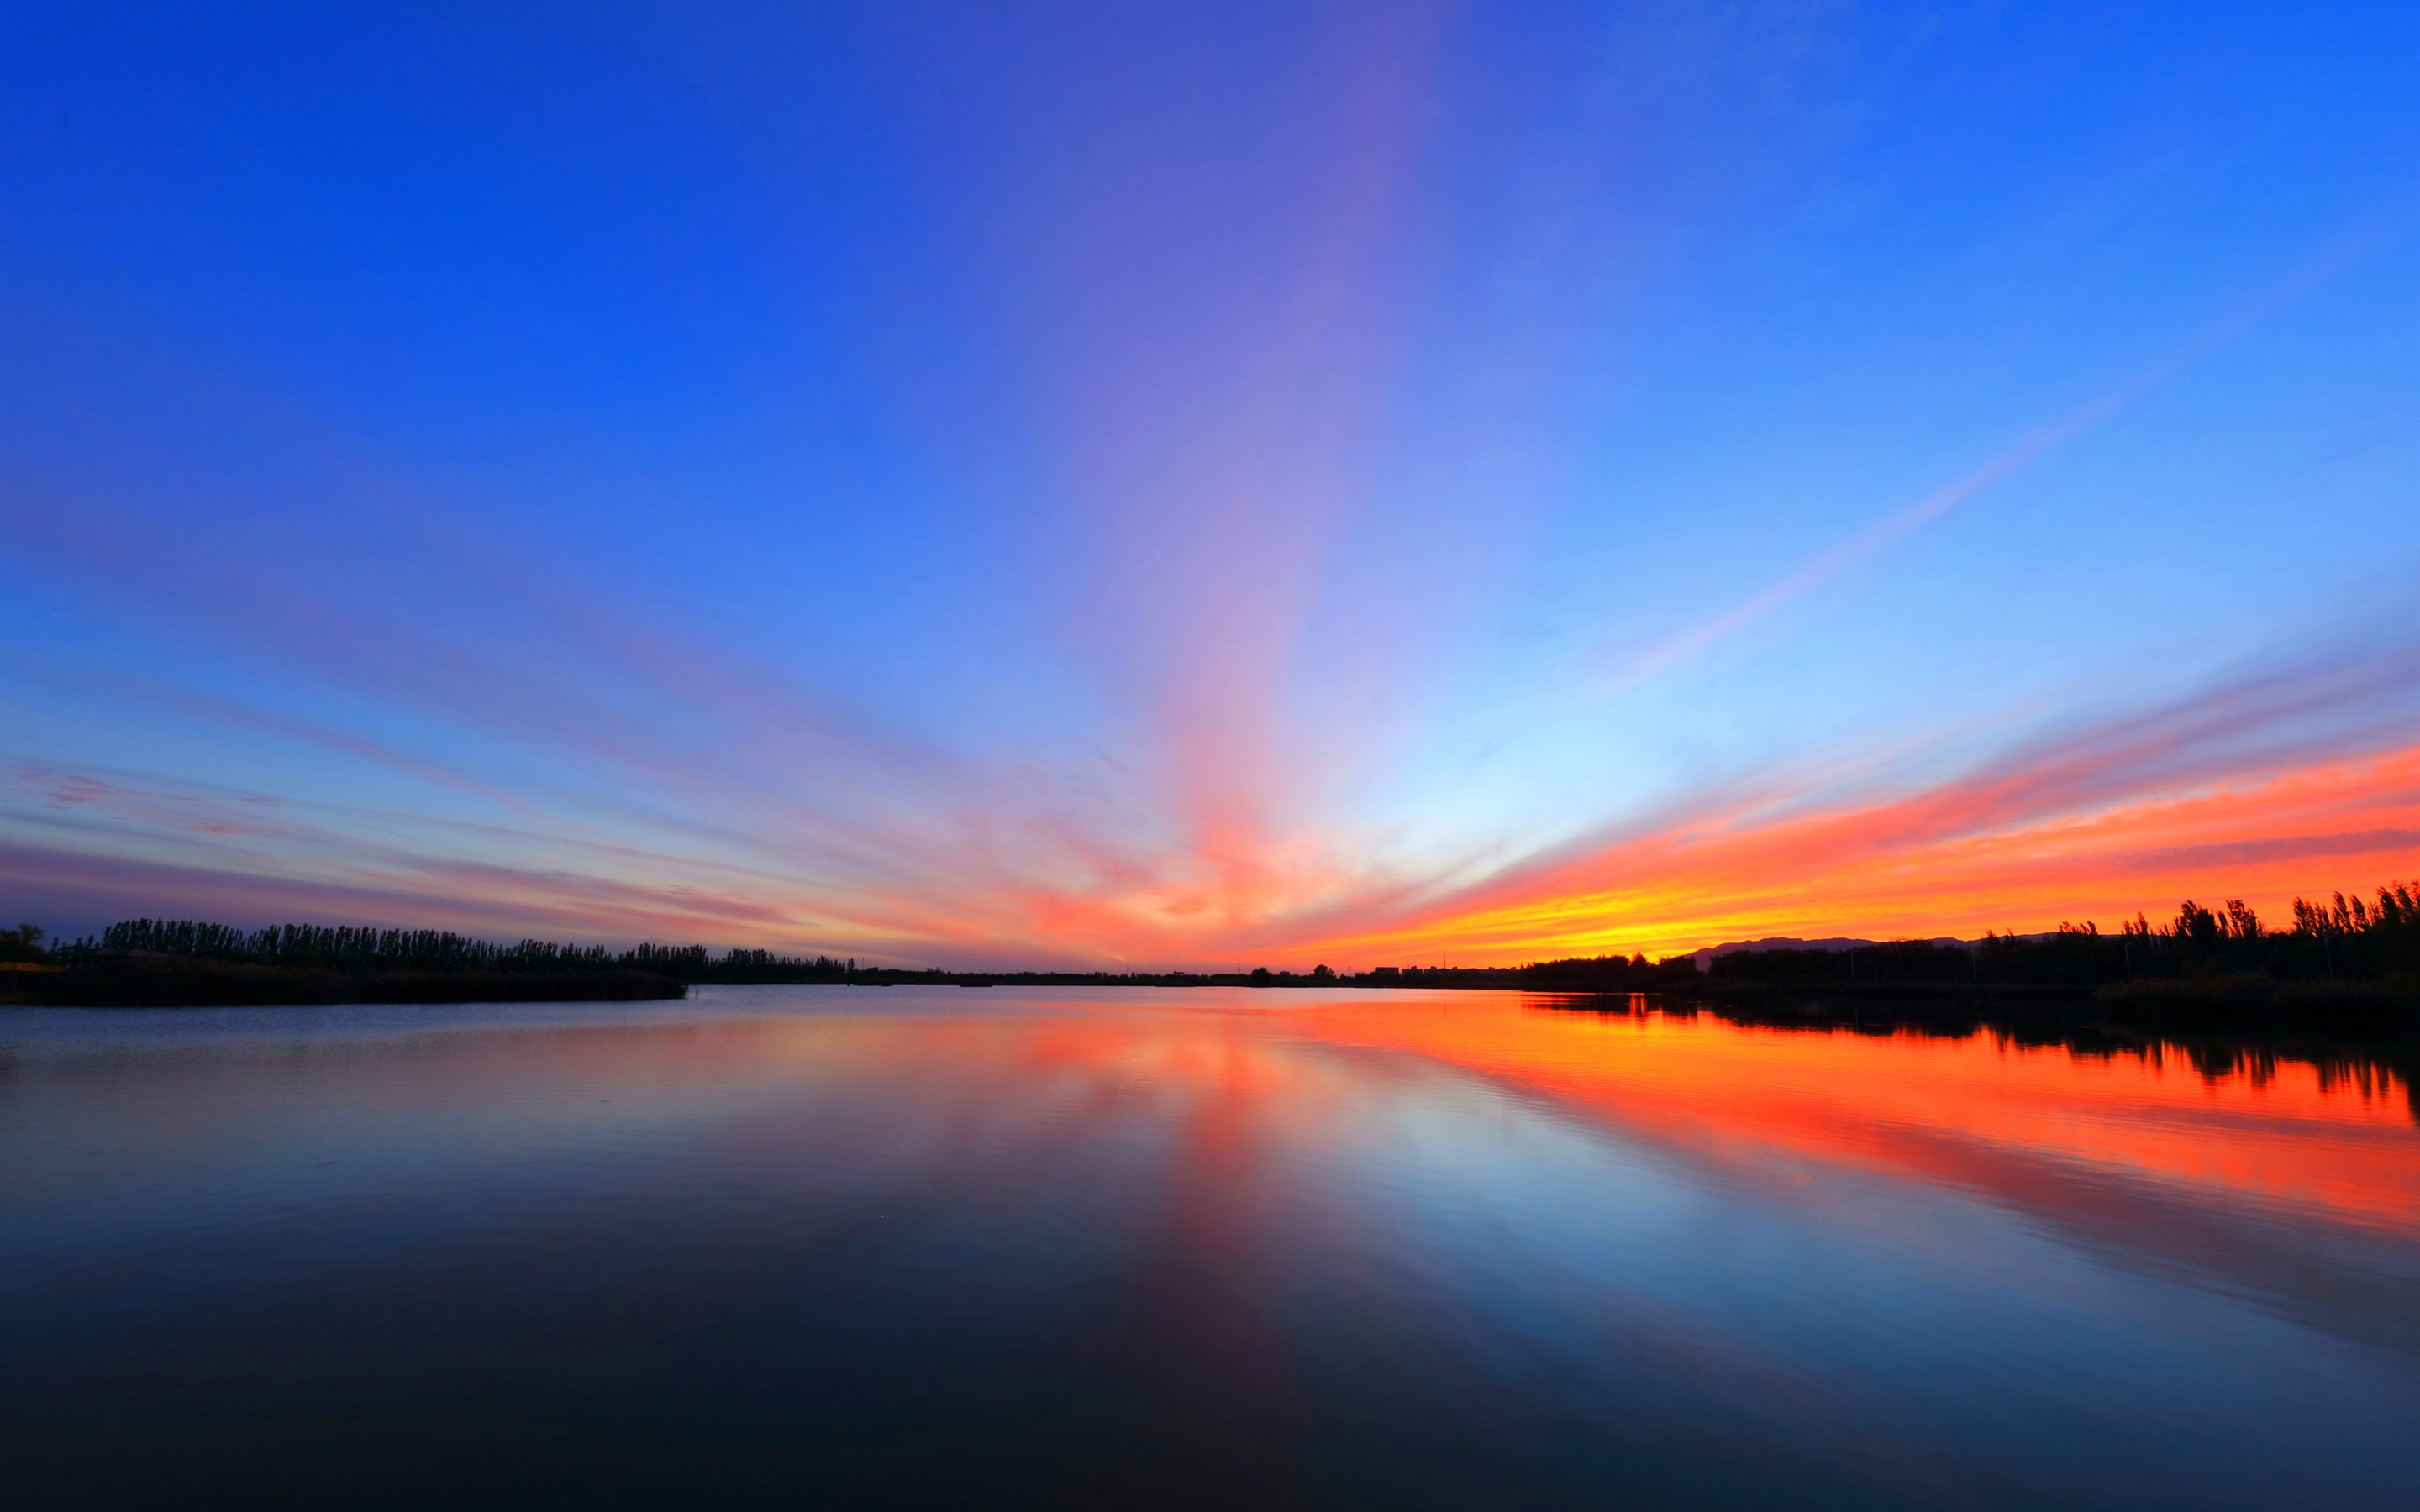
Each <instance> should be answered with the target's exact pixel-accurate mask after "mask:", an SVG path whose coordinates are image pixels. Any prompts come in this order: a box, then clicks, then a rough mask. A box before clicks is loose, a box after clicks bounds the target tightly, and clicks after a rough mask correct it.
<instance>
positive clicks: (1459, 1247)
mask: <svg viewBox="0 0 2420 1512" xmlns="http://www.w3.org/2000/svg"><path fill="white" fill-rule="evenodd" d="M1606 1006H1608V1005H1591V1009H1594V1008H1602V1007H1606ZM1610 1006H1612V1007H1614V1008H1615V1010H1616V1011H1574V1010H1573V1008H1572V1006H1571V1005H1569V1004H1565V1003H1560V1002H1557V1001H1554V1000H1547V999H1528V1000H1525V999H1519V998H1513V997H1510V996H1506V995H1485V994H1467V995H1465V994H1436V995H1415V994H1388V995H1377V994H1373V995H1356V994H1348V993H1334V994H1321V995H1311V994H1253V993H1249V992H1233V993H1226V992H1213V991H1203V990H1196V991H1191V992H1181V993H1148V992H1146V993H1131V994H1125V995H1119V996H1117V997H1114V998H1111V997H1107V996H1102V995H1084V994H1077V993H1059V994H1049V993H1024V994H1018V993H1010V992H1004V991H994V992H990V993H985V994H980V995H977V994H967V993H961V992H955V991H949V990H944V991H939V992H925V993H916V992H909V991H907V990H901V989H893V990H891V991H888V992H870V991H863V990H859V991H854V992H852V991H850V990H847V989H738V990H728V989H727V990H723V991H720V992H709V993H706V994H704V995H701V997H700V998H698V999H697V1000H694V1001H692V1002H690V1003H684V1004H675V1005H650V1006H632V1007H620V1006H617V1007H611V1008H607V1007H586V1008H567V1009H566V1008H526V1007H523V1008H510V1009H477V1008H473V1009H411V1010H387V1009H342V1010H277V1011H226V1012H209V1013H198V1012H183V1013H115V1014H114V1013H52V1012H21V1013H19V1014H17V1015H15V1016H12V1017H11V1018H8V1019H7V1020H0V1155H5V1157H6V1158H5V1159H0V1283H5V1287H6V1290H7V1294H8V1297H9V1298H10V1299H11V1301H10V1304H9V1306H8V1309H7V1312H6V1319H5V1323H0V1425H6V1426H5V1427H0V1453H5V1454H6V1455H7V1456H8V1459H9V1462H10V1463H11V1464H12V1466H15V1467H19V1472H18V1473H21V1474H22V1476H23V1477H24V1478H23V1480H22V1482H21V1484H27V1485H33V1486H38V1487H48V1488H49V1489H51V1491H53V1492H54V1493H55V1494H57V1495H58V1496H60V1497H61V1498H62V1499H66V1498H68V1497H70V1496H72V1497H75V1498H79V1499H84V1500H89V1499H91V1498H92V1497H94V1496H97V1495H103V1494H111V1493H116V1494H137V1493H159V1494H165V1492H166V1491H167V1489H171V1488H175V1487H181V1486H188V1485H191V1484H193V1482H194V1477H196V1476H202V1477H217V1479H215V1480H214V1481H213V1482H212V1483H213V1484H217V1485H221V1486H225V1487H239V1486H240V1487H241V1488H242V1489H244V1491H245V1492H246V1494H249V1495H252V1496H254V1497H255V1498H256V1499H258V1500H265V1501H271V1502H277V1501H290V1502H295V1503H301V1502H306V1501H315V1500H320V1499H324V1498H326V1497H329V1496H331V1495H341V1496H345V1497H348V1498H351V1499H360V1498H367V1499H371V1500H376V1499H378V1498H380V1497H384V1498H387V1499H389V1500H392V1501H395V1502H396V1503H397V1504H402V1503H407V1502H420V1501H426V1500H429V1499H433V1498H435V1497H438V1496H444V1497H447V1498H448V1499H453V1500H459V1499H461V1498H462V1496H463V1495H465V1494H466V1491H465V1488H470V1493H471V1494H474V1495H475V1497H476V1498H477V1499H485V1500H489V1501H494V1502H498V1503H504V1502H515V1501H526V1500H530V1499H533V1498H535V1499H539V1500H579V1501H582V1502H585V1503H598V1502H602V1503H605V1504H614V1503H617V1502H619V1503H640V1504H692V1505H693V1504H750V1503H754V1502H759V1501H763V1502H783V1503H790V1502H795V1501H796V1500H798V1499H799V1496H800V1495H801V1494H803V1493H805V1492H807V1491H812V1492H813V1494H814V1495H815V1496H816V1497H818V1498H820V1499H823V1500H827V1501H832V1502H836V1503H840V1504H886V1503H887V1504H912V1503H916V1502H918V1501H922V1500H930V1499H934V1498H942V1497H947V1498H954V1499H957V1500H973V1501H977V1502H983V1503H987V1504H999V1503H1003V1502H1007V1503H1016V1502H1030V1503H1054V1504H1065V1503H1067V1502H1071V1501H1075V1502H1083V1501H1094V1500H1118V1501H1128V1502H1140V1503H1144V1504H1156V1505H1168V1504H1203V1505H1210V1504H1219V1505H1231V1504H1235V1503H1236V1502H1238V1501H1243V1500H1249V1501H1252V1502H1255V1503H1259V1504H1280V1505H1283V1504H1302V1505H1326V1504H1383V1505H1482V1504H1483V1505H1503V1504H1536V1505H1558V1504H1570V1505H1580V1504H1588V1505H1601V1504H1605V1503H1606V1502H1607V1501H1614V1500H1619V1501H1621V1502H1623V1503H1626V1504H1693V1505H1695V1504H1724V1503H1729V1504H1752V1503H1759V1502H1771V1501H1787V1502H1790V1503H1792V1504H1810V1503H1814V1504H1823V1503H1830V1504H1840V1505H1852V1504H1854V1505H1876V1504H1904V1505H1935V1504H1969V1503H1981V1504H1995V1505H1996V1504H2022V1503H2026V1502H2033V1501H2042V1502H2059V1503H2062V1504H2113V1505H2114V1504H2128V1505H2132V1504H2139V1503H2142V1502H2144V1501H2153V1502H2171V1503H2179V1504H2181V1503H2184V1502H2193V1503H2195V1504H2206V1505H2275V1504H2284V1503H2288V1502H2300V1501H2305V1500H2313V1499H2325V1500H2329V1501H2331V1502H2332V1503H2334V1504H2353V1505H2360V1504H2379V1505H2387V1504H2397V1503H2398V1502H2399V1501H2400V1499H2401V1497H2402V1495H2403V1494H2404V1492H2405V1491H2406V1490H2407V1489H2408V1488H2407V1486H2406V1483H2405V1481H2404V1478H2403V1476H2402V1465H2401V1461H2400V1456H2401V1451H2402V1444H2403V1442H2404V1439H2405V1437H2406V1436H2407V1435H2408V1429H2409V1425H2410V1423H2411V1422H2412V1421H2415V1420H2420V1129H2415V1127H2414V1122H2413V1119H2412V1111H2411V1103H2410V1101H2409V1094H2410V1088H2409V1085H2408V1082H2407V1081H2406V1080H2405V1079H2404V1077H2403V1075H2402V1073H2401V1072H2398V1071H2397V1070H2396V1069H2395V1068H2394V1066H2393V1065H2392V1064H2390V1063H2389V1062H2388V1061H2385V1060H2381V1059H2378V1058H2374V1057H2362V1056H2356V1055H2346V1054H2334V1055H2317V1056H2313V1057H2305V1058H2296V1057H2294V1056H2293V1055H2283V1056H2281V1055H2278V1054H2276V1053H2274V1052H2273V1050H2271V1051H2262V1052H2256V1051H2254V1050H2253V1049H2251V1048H2248V1047H2242V1046H2238V1047H2234V1048H2232V1049H2228V1048H2227V1047H2224V1046H2219V1045H2215V1044H2204V1045H2202V1046H2200V1047H2198V1052H2197V1055H2193V1056H2189V1055H2186V1054H2183V1053H2180V1051H2179V1050H2177V1049H2176V1048H2174V1047H2169V1046H2164V1045H2160V1044H2153V1043H2144V1044H2138V1045H2130V1046H2118V1045H2104V1046H2083V1047H2078V1046H2073V1045H2069V1044H2060V1043H2051V1044H2028V1043H2025V1042H2023V1039H2022V1037H2021V1036H2018V1035H2014V1034H2009V1033H2005V1032H2003V1033H1994V1032H1991V1031H1988V1030H1977V1031H1976V1032H1972V1033H1961V1034H1950V1035H1941V1034H1928V1033H1925V1032H1921V1031H1920V1030H1917V1029H1912V1028H1907V1027H1902V1026H1891V1027H1888V1028H1886V1029H1882V1030H1880V1031H1879V1032H1878V1031H1877V1026H1874V1025H1870V1024H1867V1023H1865V1022H1863V1021H1862V1020H1859V1021H1858V1022H1855V1023H1853V1024H1851V1025H1848V1026H1842V1027H1839V1028H1838V1029H1834V1028H1831V1027H1823V1028H1818V1029H1814V1030H1808V1029H1803V1028H1785V1027H1779V1026H1753V1025H1738V1024H1731V1023H1728V1022H1724V1021H1721V1020H1719V1019H1716V1018H1714V1017H1713V1016H1711V1015H1698V1016H1689V1015H1681V1014H1668V1013H1661V1012H1656V1011H1651V1010H1650V1008H1649V1005H1646V1004H1644V1003H1636V1004H1633V1003H1622V1004H1619V1005H1610Z"/></svg>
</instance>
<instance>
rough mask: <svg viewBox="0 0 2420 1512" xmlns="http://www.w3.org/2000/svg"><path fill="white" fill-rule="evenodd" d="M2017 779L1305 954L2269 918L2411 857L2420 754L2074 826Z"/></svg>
mask: <svg viewBox="0 0 2420 1512" xmlns="http://www.w3.org/2000/svg"><path fill="white" fill-rule="evenodd" d="M2051 779H2052V774H2040V773H2036V774H2028V775H2027V776H2025V777H2024V779H2021V780H2022V781H2023V782H2024V783H2025V784H2038V783H2042V782H2046V781H2049V780H2051ZM2017 780H2019V779H2009V778H2008V777H2006V776H2003V775H1998V774H1991V773H1987V774H1985V775H1983V776H1981V777H1978V778H1976V779H1967V780H1962V781H1956V782H1950V783H1947V784H1944V785H1942V786H1940V787H1937V788H1934V789H1931V790H1929V791H1926V792H1922V793H1918V794H1916V795H1909V796H1905V797H1900V798H1895V799H1890V800H1885V801H1881V802H1873V803H1867V804H1854V805H1847V806H1841V807H1834V808H1824V809H1817V810H1811V811H1807V812H1803V813H1799V814H1796V815H1793V816H1791V817H1786V818H1780V819H1776V820H1770V821H1761V820H1760V819H1759V818H1758V817H1757V816H1756V815H1754V814H1752V813H1734V814H1715V815H1707V816H1694V817H1693V818H1691V819H1690V820H1689V821H1687V822H1685V823H1682V824H1676V825H1669V826H1667V827H1663V828H1660V829H1658V830H1656V831H1654V832H1652V833H1649V834H1645V835H1640V836H1637V837H1635V838H1630V839H1625V840H1621V841H1615V842H1612V843H1609V844H1606V845H1604V846H1602V847H1600V848H1597V849H1595V850H1592V851H1590V852H1588V853H1586V854H1584V855H1582V856H1577V857H1575V858H1572V859H1569V860H1566V861H1563V862H1561V863H1560V864H1557V865H1554V866H1550V867H1546V868H1542V869H1539V870H1536V871H1534V872H1529V873H1528V874H1527V875H1516V876H1512V877H1509V878H1507V879H1504V880H1502V881H1500V882H1497V883H1495V884H1491V885H1488V886H1485V887H1481V888H1477V889H1473V891H1472V892H1470V893H1467V894H1465V895H1463V896H1462V897H1461V898H1459V899H1456V900H1450V901H1448V902H1447V903H1443V904H1441V905H1439V906H1437V907H1435V909H1433V910H1431V911H1429V912H1428V913H1426V914H1425V915H1423V916H1421V917H1418V918H1412V919H1408V920H1405V921H1404V922H1402V923H1400V924H1397V925H1394V926H1392V927H1382V928H1378V929H1373V930H1369V931H1367V932H1364V933H1347V934H1337V935H1333V936H1330V937H1327V938H1325V939H1322V940H1319V941H1317V942H1315V943H1314V944H1313V945H1312V946H1311V947H1310V949H1313V950H1314V951H1322V952H1326V954H1328V955H1331V956H1336V957H1341V958H1352V959H1358V960H1365V961H1379V960H1386V959H1389V958H1392V957H1397V956H1400V957H1402V958H1404V959H1405V960H1434V959H1435V958H1436V957H1437V956H1438V955H1439V953H1440V952H1449V951H1450V952H1451V953H1452V955H1453V957H1454V959H1455V960H1456V961H1459V962H1466V963H1469V964H1480V963H1481V962H1491V961H1493V962H1505V961H1513V960H1522V959H1536V958H1540V957H1547V956H1557V955H1574V954H1597V953H1603V952H1606V951H1609V950H1616V949H1619V950H1621V951H1623V952H1629V951H1633V950H1644V951H1646V952H1647V953H1649V954H1650V955H1655V954H1666V953H1674V952H1679V951H1683V950H1689V949H1698V948H1699V947H1702V946H1706V945H1713V944H1717V943H1720V942H1723V941H1726V940H1736V939H1745V938H1756V937H1760V936H1764V935H1773V934H1802V935H1823V934H1862V935H1869V936H1880V937H1889V936H1900V935H1915V936H1925V935H1934V934H1962V935H1974V934H1979V933H1982V931H1983V930H1985V929H1987V928H1996V929H2001V930H2011V929H2013V930H2023V931H2032V930H2043V929H2048V928H2050V927H2051V926H2052V925H2053V924H2055V923H2056V922H2058V921H2059V920H2060V919H2063V918H2064V919H2075V920H2078V921H2081V920H2083V919H2085V918H2099V919H2100V920H2101V921H2102V924H2103V925H2104V927H2110V926H2114V925H2115V923H2116V922H2117V920H2118V919H2119V918H2131V917H2133V914H2134V913H2135V911H2136V910H2138V909H2142V910H2148V911H2157V910H2164V909H2170V908H2173V906H2174V905H2175V903H2176V902H2177V900H2179V899H2180V898H2185V897H2200V898H2216V897H2219V896H2222V895H2224V896H2226V897H2239V898H2243V899H2246V900H2248V901H2249V902H2251V903H2253V905H2254V906H2255V907H2256V908H2259V909H2261V910H2262V911H2263V912H2266V913H2270V914H2271V915H2272V917H2275V915H2277V914H2280V913H2282V912H2283V910H2284V905H2285V904H2286V903H2288V901H2289V900H2290V899H2291V898H2292V897H2293V896H2295V895H2296V894H2297V893H2302V894H2309V893H2314V892H2319V891H2321V890H2325V889H2327V888H2330V887H2344V886H2348V885H2351V884H2358V883H2364V882H2370V881H2375V880H2378V879H2380V878H2383V877H2385V876H2388V875H2389V874H2399V873H2401V872H2406V871H2409V870H2411V869H2412V865H2413V863H2414V860H2415V858H2420V746H2415V747H2406V748H2401V749H2398V750H2394V751H2390V752H2387V753H2385V754H2383V755H2378V756H2372V757H2368V758H2365V759H2360V760H2353V761H2345V762H2328V763H2319V764H2312V765H2309V766H2305V767H2303V768H2300V769H2297V770H2291V771H2287V772H2283V773H2277V774H2273V775H2262V776H2255V777H2246V778H2237V779H2221V780H2216V781H2211V782H2206V783H2202V784H2197V785H2196V786H2195V788H2193V789H2192V790H2190V791H2186V792H2182V793H2177V794H2160V795H2152V796H2145V797H2136V798H2133V799H2131V800H2128V801H2121V802H2117V803H2111V804H2106V805H2102V806H2098V807H2093V808H2088V809H2084V810H2080V811H2079V810H2065V809H2063V808H2059V809H2054V810H2052V811H2049V812H2043V813H2036V812H2029V811H2028V810H2030V809H2031V808H2032V806H2031V805H2029V804H2026V803H2024V802H2020V801H2015V800H2016V797H2017V795H2014V794H2012V793H2011V792H2010V791H2009V790H2010V788H2011V786H2012V785H2013V783H2014V782H2015V781H2017ZM2012 813H2013V814H2014V815H2016V816H2018V817H2014V818H2013V819H2011V818H2010V817H2009V815H2010V814H2012Z"/></svg>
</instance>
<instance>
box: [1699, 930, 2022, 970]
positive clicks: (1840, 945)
mask: <svg viewBox="0 0 2420 1512" xmlns="http://www.w3.org/2000/svg"><path fill="white" fill-rule="evenodd" d="M2031 937H2032V936H2028V938H2031ZM1882 943H1883V942H1882V941H1880V940H1852V939H1848V938H1846V937H1844V936H1840V935H1834V936H1832V937H1831V938H1829V939H1822V940H1802V939H1799V938H1798V937H1797V936H1795V935H1792V934H1770V935H1767V936H1766V937H1764V938H1763V939H1761V940H1735V941H1733V942H1731V943H1730V944H1729V945H1710V946H1708V947H1706V948H1705V949H1702V950H1698V951H1693V952H1692V958H1693V959H1695V960H1696V962H1697V963H1698V969H1699V971H1704V970H1707V969H1708V968H1709V966H1710V965H1711V964H1712V963H1713V961H1714V957H1716V956H1718V955H1729V954H1730V953H1731V952H1732V951H1734V950H1863V949H1870V948H1871V947H1873V946H1877V945H1880V944H1882ZM1922 943H1923V944H1926V945H1954V946H1957V947H1959V948H1960V949H1973V948H1974V947H1975V946H1976V945H1977V944H1978V941H1975V940H1961V939H1954V938H1952V937H1951V936H1949V935H1947V934H1940V935H1935V936H1934V937H1933V938H1931V939H1929V940H1925V941H1923V942H1922Z"/></svg>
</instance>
